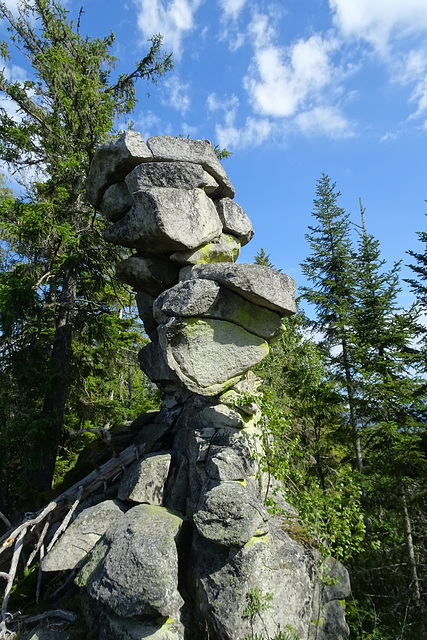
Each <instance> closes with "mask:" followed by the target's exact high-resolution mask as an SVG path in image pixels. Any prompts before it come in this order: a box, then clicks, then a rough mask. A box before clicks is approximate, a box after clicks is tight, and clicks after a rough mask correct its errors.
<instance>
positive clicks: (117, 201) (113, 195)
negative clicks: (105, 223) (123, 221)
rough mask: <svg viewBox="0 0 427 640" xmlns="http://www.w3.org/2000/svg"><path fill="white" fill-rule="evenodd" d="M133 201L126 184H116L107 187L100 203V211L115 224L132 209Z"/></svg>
mask: <svg viewBox="0 0 427 640" xmlns="http://www.w3.org/2000/svg"><path fill="white" fill-rule="evenodd" d="M132 204H133V200H132V197H131V195H130V193H129V190H128V188H127V186H126V182H123V181H122V182H117V183H116V184H112V185H111V187H108V189H107V190H106V192H105V193H104V197H103V198H102V202H101V207H100V208H101V211H102V213H103V214H104V216H105V217H106V218H107V220H109V221H110V222H117V220H120V218H123V216H124V215H125V213H127V212H128V211H129V209H130V208H131V207H132Z"/></svg>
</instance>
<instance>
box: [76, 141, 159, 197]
mask: <svg viewBox="0 0 427 640" xmlns="http://www.w3.org/2000/svg"><path fill="white" fill-rule="evenodd" d="M152 159H153V154H152V153H151V151H150V149H149V148H148V146H147V145H146V144H145V142H144V139H143V137H142V136H141V134H140V133H138V131H125V132H123V133H122V134H121V135H119V136H118V137H117V138H113V139H111V140H108V141H107V142H104V144H101V145H100V146H99V147H98V148H97V150H96V152H95V155H94V157H93V160H92V162H91V165H90V171H89V176H88V179H87V182H86V197H87V199H88V200H89V202H90V203H91V204H93V205H94V206H95V207H99V205H100V204H101V201H102V196H103V195H104V192H105V191H106V190H107V189H108V187H110V186H111V185H112V184H114V183H116V182H121V181H122V180H123V179H124V178H125V176H126V175H127V174H128V173H129V172H130V171H132V169H134V168H135V167H136V166H137V165H138V164H141V162H148V161H151V160H152Z"/></svg>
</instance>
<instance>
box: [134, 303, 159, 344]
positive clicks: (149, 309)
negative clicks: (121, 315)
mask: <svg viewBox="0 0 427 640" xmlns="http://www.w3.org/2000/svg"><path fill="white" fill-rule="evenodd" d="M135 302H136V305H137V307H138V315H139V317H140V318H141V320H142V322H143V323H144V329H145V333H146V334H147V335H148V337H149V338H150V340H157V338H158V336H157V321H156V320H155V319H154V315H153V303H154V298H153V297H152V296H149V295H148V294H147V293H144V292H143V291H138V293H137V294H136V296H135Z"/></svg>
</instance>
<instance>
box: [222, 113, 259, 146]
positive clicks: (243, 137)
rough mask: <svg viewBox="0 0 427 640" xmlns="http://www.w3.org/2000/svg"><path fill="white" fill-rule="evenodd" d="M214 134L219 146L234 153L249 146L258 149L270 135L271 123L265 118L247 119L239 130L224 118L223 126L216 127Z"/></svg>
mask: <svg viewBox="0 0 427 640" xmlns="http://www.w3.org/2000/svg"><path fill="white" fill-rule="evenodd" d="M215 132H216V136H217V139H218V144H219V146H220V147H227V148H228V149H231V150H233V151H234V150H235V149H242V148H244V147H249V146H254V147H258V146H259V145H260V144H262V143H263V142H265V140H267V138H269V137H270V135H271V132H272V123H271V122H270V121H269V120H268V119H266V118H261V119H257V118H252V117H248V118H246V121H245V124H244V126H243V127H242V128H240V129H239V128H238V127H236V126H235V125H234V124H233V123H232V122H227V118H226V121H225V124H224V125H221V124H217V125H216V127H215Z"/></svg>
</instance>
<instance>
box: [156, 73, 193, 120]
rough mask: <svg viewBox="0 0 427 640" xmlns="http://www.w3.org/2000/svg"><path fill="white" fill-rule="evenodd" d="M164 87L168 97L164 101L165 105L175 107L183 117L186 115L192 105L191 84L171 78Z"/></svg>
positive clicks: (175, 77) (165, 82)
mask: <svg viewBox="0 0 427 640" xmlns="http://www.w3.org/2000/svg"><path fill="white" fill-rule="evenodd" d="M162 86H163V88H164V89H165V90H166V97H165V98H164V99H163V100H162V102H163V104H166V105H168V106H170V107H173V108H174V109H176V110H177V111H178V112H179V113H181V115H184V114H185V113H186V112H187V111H188V110H189V108H190V105H191V100H190V96H189V90H190V85H189V83H187V82H181V81H180V80H179V78H178V77H177V76H170V77H169V78H168V79H167V80H165V81H164V82H163V85H162Z"/></svg>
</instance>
